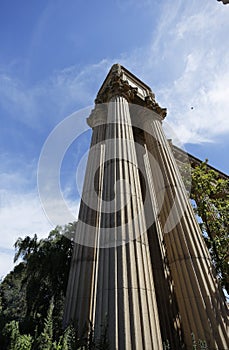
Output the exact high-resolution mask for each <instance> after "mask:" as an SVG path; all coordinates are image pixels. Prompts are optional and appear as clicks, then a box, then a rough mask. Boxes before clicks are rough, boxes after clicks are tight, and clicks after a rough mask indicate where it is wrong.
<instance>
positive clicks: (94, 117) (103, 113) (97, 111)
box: [87, 103, 107, 128]
mask: <svg viewBox="0 0 229 350" xmlns="http://www.w3.org/2000/svg"><path fill="white" fill-rule="evenodd" d="M106 121H107V106H106V105H105V104H102V103H101V104H97V105H96V106H95V108H94V109H93V110H92V111H91V114H90V115H89V117H88V118H87V124H88V125H89V126H90V127H91V128H94V127H96V126H98V125H102V124H106Z"/></svg>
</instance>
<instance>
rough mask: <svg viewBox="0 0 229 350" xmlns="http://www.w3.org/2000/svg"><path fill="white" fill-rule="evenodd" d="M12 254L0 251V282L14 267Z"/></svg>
mask: <svg viewBox="0 0 229 350" xmlns="http://www.w3.org/2000/svg"><path fill="white" fill-rule="evenodd" d="M13 260H14V252H13V251H12V252H11V253H10V252H4V251H3V252H2V251H1V250H0V280H1V279H2V278H3V277H4V276H5V275H6V274H7V273H8V272H9V271H10V270H12V269H13V267H14V262H13Z"/></svg>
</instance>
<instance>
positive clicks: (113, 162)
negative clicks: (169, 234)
mask: <svg viewBox="0 0 229 350" xmlns="http://www.w3.org/2000/svg"><path fill="white" fill-rule="evenodd" d="M105 140H106V141H105V162H104V164H105V166H104V177H103V203H102V207H101V212H102V217H101V225H100V230H99V235H100V245H101V246H103V247H107V248H101V249H100V250H99V259H98V273H97V295H96V312H95V335H96V336H97V337H99V336H100V335H101V330H102V327H101V325H104V324H107V331H108V339H109V342H110V346H111V349H135V350H140V349H141V350H142V349H147V350H148V349H155V350H160V349H162V340H161V334H160V327H159V318H158V310H157V304H156V297H155V290H154V281H153V275H152V266H151V261H150V252H149V244H148V239H147V232H146V227H145V217H144V210H143V202H142V194H141V188H140V180H139V172H138V166H137V157H136V151H135V144H134V138H133V130H132V126H131V119H130V113H129V106H128V101H127V99H126V98H125V97H124V96H120V95H117V96H115V97H113V98H112V99H111V100H110V102H109V105H108V117H107V128H106V136H105Z"/></svg>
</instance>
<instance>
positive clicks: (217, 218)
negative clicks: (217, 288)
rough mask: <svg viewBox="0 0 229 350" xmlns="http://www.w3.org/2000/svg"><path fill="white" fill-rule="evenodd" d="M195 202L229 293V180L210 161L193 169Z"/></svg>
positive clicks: (211, 253) (218, 272)
mask: <svg viewBox="0 0 229 350" xmlns="http://www.w3.org/2000/svg"><path fill="white" fill-rule="evenodd" d="M191 198H192V199H193V200H194V201H195V205H194V210H195V212H196V214H197V215H198V216H199V217H200V218H201V222H200V228H201V230H202V233H203V236H204V238H205V241H206V244H207V247H208V249H209V251H210V255H211V257H212V261H213V264H214V266H215V269H216V273H217V275H218V277H219V280H220V282H221V285H222V287H223V288H225V289H226V291H227V293H229V180H228V179H226V178H225V179H223V178H221V177H220V176H219V174H218V173H217V172H216V171H214V170H212V169H210V168H209V167H208V165H207V160H206V161H205V162H203V163H202V164H200V165H199V166H197V167H195V168H194V169H192V188H191Z"/></svg>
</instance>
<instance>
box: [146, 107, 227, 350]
mask: <svg viewBox="0 0 229 350" xmlns="http://www.w3.org/2000/svg"><path fill="white" fill-rule="evenodd" d="M146 125H147V126H146V128H147V130H148V131H149V133H147V132H145V139H146V146H147V149H148V152H150V153H151V154H152V155H153V157H154V158H155V159H156V161H157V163H158V164H159V167H160V171H161V174H162V176H161V174H159V173H158V171H157V168H156V167H154V165H153V164H151V171H152V177H153V184H154V188H155V193H156V198H157V202H158V203H163V204H162V208H161V210H160V212H159V213H158V218H159V221H160V224H161V227H162V234H163V240H164V243H165V247H166V254H167V259H168V265H169V268H170V271H171V275H172V278H173V282H174V290H175V294H176V299H177V303H178V308H179V312H180V315H181V323H182V328H183V332H184V338H185V343H186V345H187V348H188V349H192V339H191V333H194V334H195V337H196V339H201V340H205V341H206V342H207V345H208V348H209V349H220V350H223V349H225V350H226V349H228V348H229V344H228V329H227V326H226V324H227V322H228V318H227V315H226V314H227V307H226V305H225V303H224V300H223V297H222V293H221V291H220V290H219V288H218V285H217V282H216V280H215V278H214V274H213V271H212V267H211V262H210V257H209V254H208V251H207V248H206V245H205V243H204V241H203V238H202V233H201V231H200V228H199V225H198V223H197V221H196V218H195V215H194V212H193V210H192V207H191V204H190V202H189V199H188V196H187V194H186V191H185V188H184V185H183V182H182V179H181V176H180V173H179V170H178V168H177V165H176V162H175V159H174V157H173V154H172V151H171V148H170V146H169V144H168V142H167V139H166V137H165V134H164V131H163V129H162V124H161V120H160V118H159V116H157V115H156V114H155V113H150V112H149V116H148V117H147V118H146Z"/></svg>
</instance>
